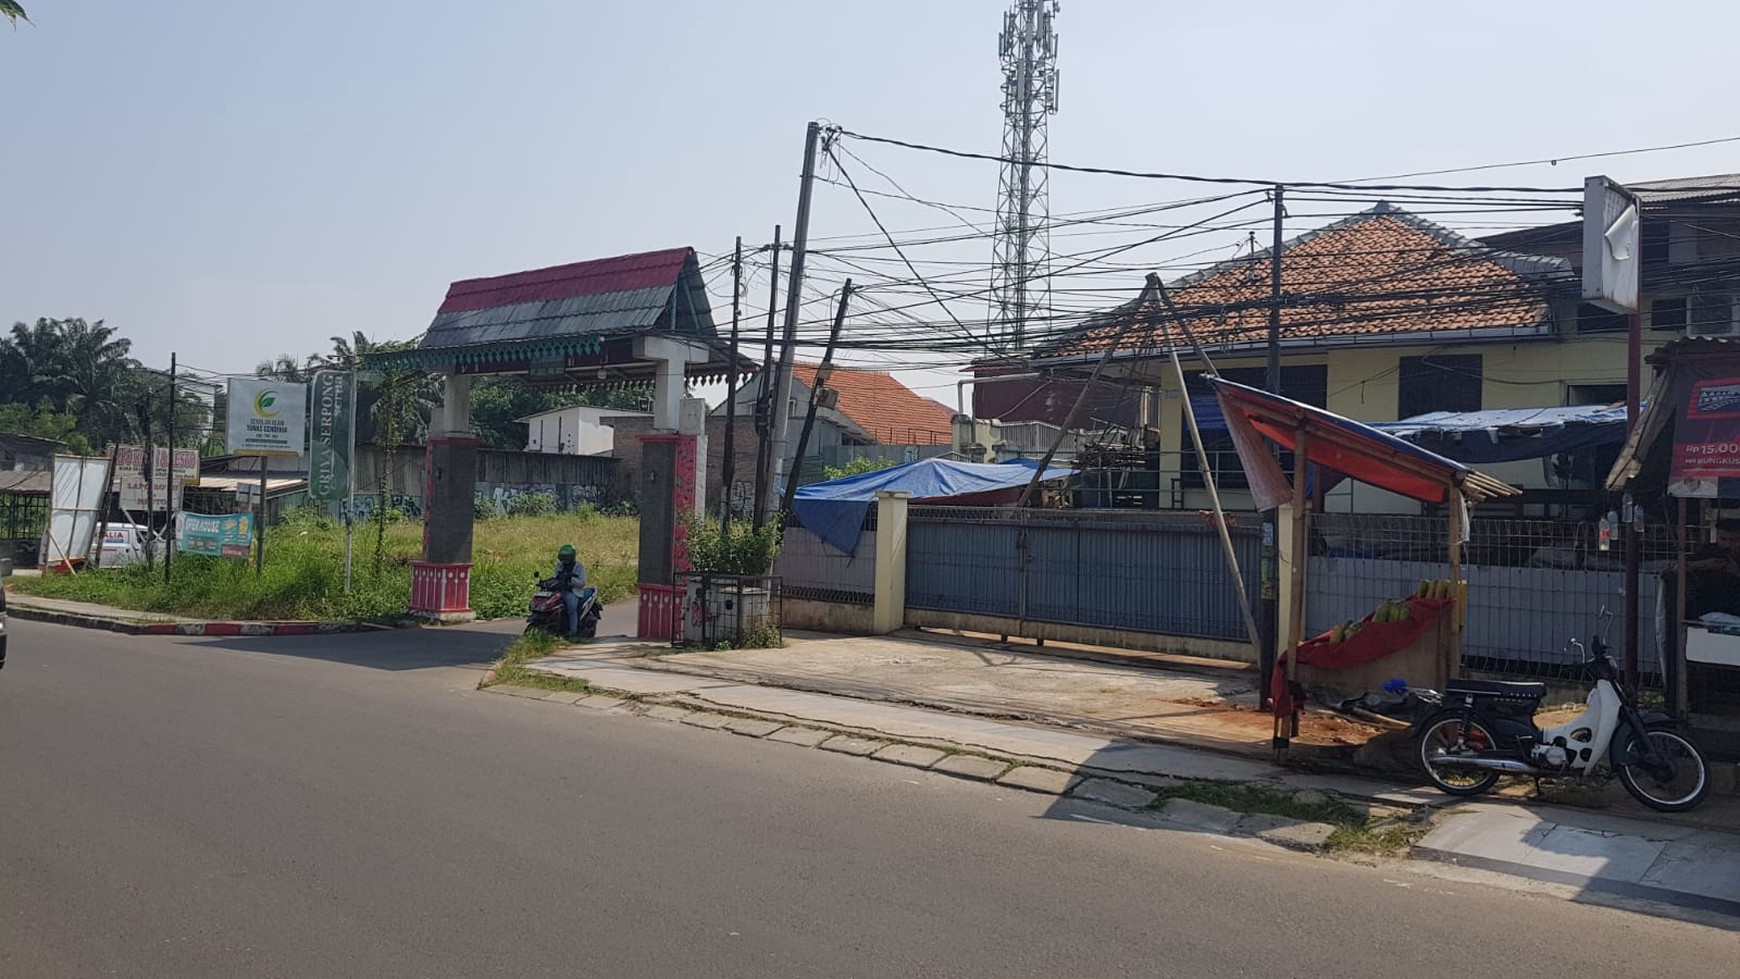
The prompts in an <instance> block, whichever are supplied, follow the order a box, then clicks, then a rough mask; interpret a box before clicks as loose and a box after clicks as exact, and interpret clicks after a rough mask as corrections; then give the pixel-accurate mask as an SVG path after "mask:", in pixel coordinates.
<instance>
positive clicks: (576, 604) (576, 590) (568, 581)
mask: <svg viewBox="0 0 1740 979" xmlns="http://www.w3.org/2000/svg"><path fill="white" fill-rule="evenodd" d="M553 577H554V578H555V579H556V589H557V590H558V591H560V592H561V593H562V608H563V609H564V610H565V611H566V613H567V614H566V615H565V616H564V620H565V621H564V624H565V625H566V627H567V635H568V638H570V639H572V638H574V637H575V636H578V635H579V634H580V601H581V598H582V596H583V595H584V594H585V592H586V565H584V564H581V563H580V558H579V556H578V555H576V554H575V553H574V545H573V544H563V545H562V549H561V550H559V551H557V552H556V573H555V575H553Z"/></svg>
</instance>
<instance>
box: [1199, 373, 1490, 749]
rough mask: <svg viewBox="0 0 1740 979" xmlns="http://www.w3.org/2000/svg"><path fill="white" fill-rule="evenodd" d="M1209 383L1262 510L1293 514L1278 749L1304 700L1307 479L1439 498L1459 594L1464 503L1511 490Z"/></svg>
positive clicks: (1304, 409)
mask: <svg viewBox="0 0 1740 979" xmlns="http://www.w3.org/2000/svg"><path fill="white" fill-rule="evenodd" d="M1209 383H1210V384H1211V385H1212V386H1213V388H1214V392H1215V396H1216V397H1217V399H1218V400H1219V402H1220V407H1221V412H1222V413H1223V414H1224V415H1225V417H1226V420H1227V428H1228V431H1229V433H1230V434H1231V436H1232V439H1233V446H1234V448H1235V449H1236V450H1237V451H1238V455H1239V461H1240V462H1241V463H1242V464H1243V465H1244V469H1245V473H1246V475H1247V476H1248V477H1249V479H1250V485H1251V491H1252V494H1253V495H1254V496H1255V497H1256V501H1257V506H1258V507H1259V508H1261V509H1267V508H1270V507H1282V506H1287V507H1290V509H1291V513H1292V530H1293V534H1292V544H1293V547H1292V554H1291V555H1290V556H1289V557H1288V560H1289V561H1290V563H1291V566H1292V567H1291V574H1290V578H1291V584H1292V588H1291V591H1292V602H1291V606H1290V608H1289V609H1288V616H1289V621H1290V622H1291V623H1292V629H1291V635H1292V636H1293V637H1294V642H1293V643H1292V644H1291V645H1289V646H1288V648H1287V650H1286V655H1285V661H1284V663H1282V664H1277V671H1276V676H1275V677H1274V678H1271V685H1270V689H1271V690H1272V691H1274V694H1275V695H1274V698H1273V699H1274V710H1275V715H1276V722H1275V748H1276V750H1277V752H1279V751H1284V750H1285V749H1286V747H1287V745H1288V741H1289V739H1290V738H1291V737H1292V736H1293V735H1294V734H1296V733H1297V732H1298V725H1299V714H1298V712H1299V709H1300V707H1301V702H1302V700H1303V697H1302V696H1299V695H1298V692H1297V691H1296V689H1295V684H1294V683H1293V682H1292V678H1294V677H1296V676H1297V675H1298V674H1297V667H1298V646H1299V644H1300V643H1301V642H1302V641H1303V639H1304V635H1303V633H1304V631H1305V564H1306V553H1307V552H1306V540H1307V538H1308V530H1307V526H1306V521H1307V520H1308V518H1309V507H1308V506H1307V503H1308V501H1307V499H1306V492H1307V483H1308V482H1315V483H1317V484H1318V486H1319V487H1321V486H1324V485H1327V484H1328V483H1329V482H1331V481H1332V480H1335V479H1339V478H1340V477H1341V476H1346V477H1349V478H1353V479H1357V480H1359V481H1361V482H1364V483H1369V484H1371V485H1373V486H1378V487H1382V488H1383V489H1387V490H1390V491H1391V492H1394V493H1400V494H1402V495H1404V496H1408V497H1411V498H1413V499H1416V500H1420V501H1422V502H1425V503H1438V504H1444V505H1445V508H1446V510H1447V513H1448V517H1449V519H1448V521H1447V523H1448V525H1449V526H1448V528H1447V529H1446V532H1445V541H1446V547H1447V550H1448V557H1449V564H1450V579H1451V580H1452V581H1454V582H1457V583H1458V589H1459V592H1460V586H1461V579H1462V575H1461V554H1462V544H1463V543H1464V541H1465V540H1466V537H1467V508H1468V507H1469V506H1471V505H1473V504H1476V503H1479V502H1481V501H1483V500H1488V499H1492V498H1494V497H1498V496H1510V495H1513V494H1515V493H1516V492H1517V490H1516V489H1515V488H1514V487H1512V486H1509V485H1507V484H1506V483H1503V482H1501V481H1499V480H1497V479H1494V478H1492V477H1491V476H1487V475H1485V474H1484V473H1480V472H1477V471H1475V470H1473V469H1470V468H1469V467H1467V466H1464V465H1463V464H1461V463H1459V462H1455V461H1453V460H1450V459H1446V458H1444V457H1443V456H1440V455H1436V454H1434V453H1432V452H1428V451H1427V450H1425V449H1422V448H1420V447H1419V446H1417V445H1413V444H1410V443H1408V442H1404V441H1402V440H1401V439H1399V438H1396V437H1395V436H1393V435H1389V434H1387V433H1384V432H1381V431H1378V430H1377V429H1375V428H1372V427H1371V426H1369V425H1365V424H1361V423H1360V422H1356V421H1353V420H1351V419H1348V418H1343V417H1342V416H1340V415H1337V414H1335V413H1333V412H1329V411H1325V410H1323V409H1321V408H1313V407H1311V406H1310V405H1306V404H1301V403H1300V402H1297V401H1292V400H1290V399H1287V398H1283V397H1281V396H1279V395H1275V394H1270V393H1268V392H1266V391H1260V390H1258V389H1256V388H1253V387H1247V386H1246V385H1243V384H1237V383H1234V382H1232V381H1227V380H1223V379H1221V378H1218V377H1211V378H1209ZM1265 441H1267V442H1274V443H1276V444H1278V445H1281V446H1282V447H1284V448H1287V449H1290V450H1292V452H1293V457H1294V458H1295V459H1304V460H1307V464H1308V467H1310V468H1307V469H1306V472H1307V473H1308V474H1309V475H1308V476H1307V478H1306V479H1299V478H1294V479H1292V480H1289V479H1288V478H1287V475H1286V474H1285V473H1284V472H1282V471H1281V467H1280V465H1279V463H1278V462H1277V461H1276V460H1275V457H1274V455H1273V454H1272V453H1271V452H1270V451H1269V449H1268V447H1267V445H1266V444H1265ZM1456 604H1457V606H1458V610H1457V614H1456V615H1455V616H1454V619H1453V622H1454V623H1455V624H1454V625H1453V626H1452V629H1451V635H1452V641H1451V644H1450V648H1449V649H1448V650H1446V656H1447V657H1448V660H1449V662H1448V663H1447V664H1446V665H1445V669H1446V675H1447V676H1454V675H1456V673H1457V672H1458V671H1459V670H1460V665H1461V664H1460V659H1461V656H1460V646H1459V638H1458V636H1459V631H1460V619H1461V615H1460V605H1461V599H1460V594H1458V597H1457V599H1456Z"/></svg>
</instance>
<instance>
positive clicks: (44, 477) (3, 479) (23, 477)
mask: <svg viewBox="0 0 1740 979" xmlns="http://www.w3.org/2000/svg"><path fill="white" fill-rule="evenodd" d="M53 488H54V473H52V472H49V471H48V470H46V469H29V470H24V471H22V472H19V471H7V472H0V493H32V494H35V493H41V494H43V495H47V494H48V492H49V491H50V490H52V489H53Z"/></svg>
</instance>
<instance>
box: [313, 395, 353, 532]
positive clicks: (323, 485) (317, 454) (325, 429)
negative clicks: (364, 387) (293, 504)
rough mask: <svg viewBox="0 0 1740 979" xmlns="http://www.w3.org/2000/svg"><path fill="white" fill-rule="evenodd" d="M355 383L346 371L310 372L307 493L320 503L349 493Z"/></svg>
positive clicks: (335, 499) (344, 496) (335, 500)
mask: <svg viewBox="0 0 1740 979" xmlns="http://www.w3.org/2000/svg"><path fill="white" fill-rule="evenodd" d="M355 386H356V375H355V374H353V373H351V372H350V371H320V372H318V373H316V374H315V375H314V384H313V391H312V398H311V400H310V404H309V415H308V417H309V424H310V426H311V430H310V432H309V445H308V454H309V460H308V496H309V498H310V499H313V500H317V501H319V502H321V503H334V502H337V501H339V500H343V499H345V498H347V497H348V496H349V494H350V468H351V466H352V465H353V464H354V460H353V458H352V452H353V451H354V448H355V445H356V418H355V417H354V416H353V415H352V414H351V405H352V404H353V397H352V395H353V389H354V388H355Z"/></svg>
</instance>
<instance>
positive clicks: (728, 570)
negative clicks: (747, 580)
mask: <svg viewBox="0 0 1740 979" xmlns="http://www.w3.org/2000/svg"><path fill="white" fill-rule="evenodd" d="M685 527H686V528H687V531H688V542H689V563H690V564H692V565H693V566H694V568H695V570H696V571H712V572H715V573H717V574H747V575H757V574H767V573H768V572H769V571H772V570H773V559H774V558H775V557H777V556H778V555H779V545H780V527H779V524H777V523H768V524H767V525H766V526H764V527H762V528H761V529H760V530H756V529H755V528H754V527H752V526H751V525H750V524H748V523H746V522H742V521H739V522H737V523H734V524H732V525H731V526H730V528H729V529H726V528H723V527H721V526H720V525H719V524H716V523H714V522H712V521H710V520H694V519H690V520H688V521H687V522H686V523H685Z"/></svg>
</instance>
